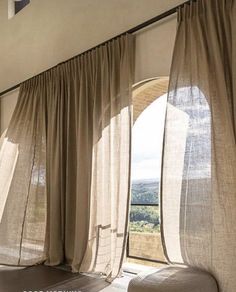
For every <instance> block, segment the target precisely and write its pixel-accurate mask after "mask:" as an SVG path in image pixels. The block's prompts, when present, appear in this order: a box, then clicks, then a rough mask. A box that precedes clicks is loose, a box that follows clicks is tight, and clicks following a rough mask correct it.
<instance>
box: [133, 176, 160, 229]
mask: <svg viewBox="0 0 236 292" xmlns="http://www.w3.org/2000/svg"><path fill="white" fill-rule="evenodd" d="M131 192H132V196H131V211H130V231H131V232H150V233H153V232H157V231H159V230H160V225H159V223H160V221H159V207H158V204H159V181H157V180H151V179H149V180H137V181H133V183H132V190H131ZM133 204H135V206H133ZM136 204H140V205H141V206H136ZM145 205H148V206H145ZM150 205H153V206H150Z"/></svg>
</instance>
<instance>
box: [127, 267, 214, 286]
mask: <svg viewBox="0 0 236 292" xmlns="http://www.w3.org/2000/svg"><path fill="white" fill-rule="evenodd" d="M128 292H218V288H217V283H216V280H215V279H214V278H213V276H212V275H210V274H209V273H207V272H204V271H201V270H198V269H194V268H190V267H179V266H169V267H167V268H164V269H160V270H159V271H157V272H155V273H152V274H148V275H147V274H146V275H144V274H143V275H139V276H137V277H136V278H134V279H132V280H131V282H130V284H129V287H128Z"/></svg>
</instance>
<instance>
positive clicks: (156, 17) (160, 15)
mask: <svg viewBox="0 0 236 292" xmlns="http://www.w3.org/2000/svg"><path fill="white" fill-rule="evenodd" d="M193 1H196V0H188V1H186V2H184V3H182V4H180V5H177V6H175V7H174V8H171V9H170V10H168V11H165V12H163V13H161V14H159V15H157V16H155V17H153V18H151V19H149V20H147V21H145V22H143V23H141V24H139V25H137V26H135V27H133V28H131V29H129V30H127V31H125V32H123V33H120V34H119V35H116V36H115V37H112V38H111V39H109V40H107V41H105V42H102V43H100V44H98V45H96V46H94V47H92V48H90V49H88V50H86V51H84V52H82V53H79V54H78V55H75V56H73V57H72V58H69V59H67V60H65V61H63V62H61V63H58V64H57V65H55V66H53V67H51V68H49V69H47V70H45V71H43V72H41V73H39V74H36V75H35V76H38V75H40V74H42V73H45V72H47V71H49V70H51V69H53V68H55V67H57V66H58V65H61V64H64V63H66V62H68V61H70V60H72V59H74V58H76V57H78V56H80V55H83V54H85V53H87V52H89V51H92V50H94V49H96V48H98V47H100V46H102V45H104V44H106V43H108V42H110V41H112V40H114V39H116V38H118V37H120V36H122V35H125V34H132V33H136V32H138V31H139V30H142V29H144V28H146V27H147V26H149V25H151V24H154V23H155V22H158V21H160V20H162V19H164V18H166V17H168V16H170V15H172V14H174V13H176V12H177V10H178V9H179V8H181V7H183V6H184V5H185V4H190V3H191V2H193ZM35 76H33V77H35ZM33 77H30V78H29V79H26V80H25V81H22V82H20V83H18V84H16V85H14V86H12V87H10V88H8V89H6V90H4V91H2V92H0V97H1V96H3V95H5V94H6V93H8V92H10V91H13V90H15V89H17V88H18V87H20V85H21V84H22V83H23V82H26V81H28V80H30V79H31V78H33Z"/></svg>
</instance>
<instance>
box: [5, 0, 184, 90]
mask: <svg viewBox="0 0 236 292" xmlns="http://www.w3.org/2000/svg"><path fill="white" fill-rule="evenodd" d="M183 2H185V1H183V0H128V1H127V0H67V1H65V0H50V1H48V0H31V3H30V4H29V5H28V6H26V7H25V8H24V9H23V10H22V11H21V12H19V13H18V14H17V15H16V16H15V17H13V18H12V19H10V20H8V18H7V17H8V6H7V5H8V1H7V0H0V36H1V45H0V92H1V91H3V90H5V89H7V88H9V87H11V86H13V85H15V84H17V83H19V82H22V81H24V80H26V79H28V78H30V77H32V76H33V75H35V74H38V73H40V72H42V71H44V70H46V69H48V68H50V67H52V66H54V65H56V64H57V63H59V62H61V61H63V60H66V59H68V58H70V57H72V56H74V55H76V54H78V53H80V52H83V51H85V50H87V49H88V48H90V47H93V46H95V45H97V44H99V43H101V42H103V41H105V40H107V39H109V38H111V37H113V36H115V35H117V34H119V33H121V32H123V31H126V30H128V29H129V28H132V27H134V26H135V25H137V24H139V23H142V22H144V21H146V20H148V19H149V18H151V17H154V16H156V15H158V14H160V13H162V12H164V11H166V10H168V9H170V8H172V7H174V6H176V5H178V4H180V3H183Z"/></svg>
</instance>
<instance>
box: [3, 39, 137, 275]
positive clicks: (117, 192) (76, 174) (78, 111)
mask: <svg viewBox="0 0 236 292" xmlns="http://www.w3.org/2000/svg"><path fill="white" fill-rule="evenodd" d="M133 60H134V37H133V36H132V35H125V36H122V37H120V38H117V39H115V40H113V41H110V42H108V43H106V44H105V45H102V46H100V47H98V48H97V49H94V50H92V51H89V52H88V53H85V54H82V55H80V56H79V57H76V58H74V59H72V60H70V61H68V62H65V63H63V64H61V65H58V66H57V67H55V68H53V69H50V70H49V71H46V72H45V73H43V74H40V75H39V76H36V77H34V78H32V79H30V80H29V81H27V82H25V83H24V84H22V86H21V88H20V94H19V100H18V103H17V106H16V110H15V112H14V114H13V117H12V120H11V122H10V126H9V128H8V131H7V133H6V135H5V137H3V144H2V145H3V146H2V147H1V150H0V188H1V189H4V192H3V193H4V194H3V193H2V192H1V194H0V196H1V198H0V207H1V208H0V212H1V213H2V214H0V215H1V216H2V219H1V221H0V263H3V264H16V265H18V264H22V265H28V264H36V263H39V262H44V261H45V263H46V264H47V265H58V264H60V263H67V264H69V265H70V266H71V267H72V269H73V271H75V272H77V271H80V272H93V273H95V272H97V273H102V274H104V275H106V276H107V277H111V278H113V277H115V276H116V275H117V274H118V273H119V270H120V266H121V262H122V259H123V253H124V244H125V241H126V233H127V226H126V224H127V212H128V202H129V179H130V178H129V172H130V142H131V141H130V135H131V127H132V121H131V87H132V84H133V75H134V61H133ZM4 143H5V144H4ZM4 145H5V146H4ZM6 151H8V152H9V154H8V156H6V153H5V152H6ZM7 160H8V161H9V163H10V164H8V165H7V162H6V161H7ZM3 173H6V175H5V177H4V176H2V174H3ZM0 218H1V217H0Z"/></svg>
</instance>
